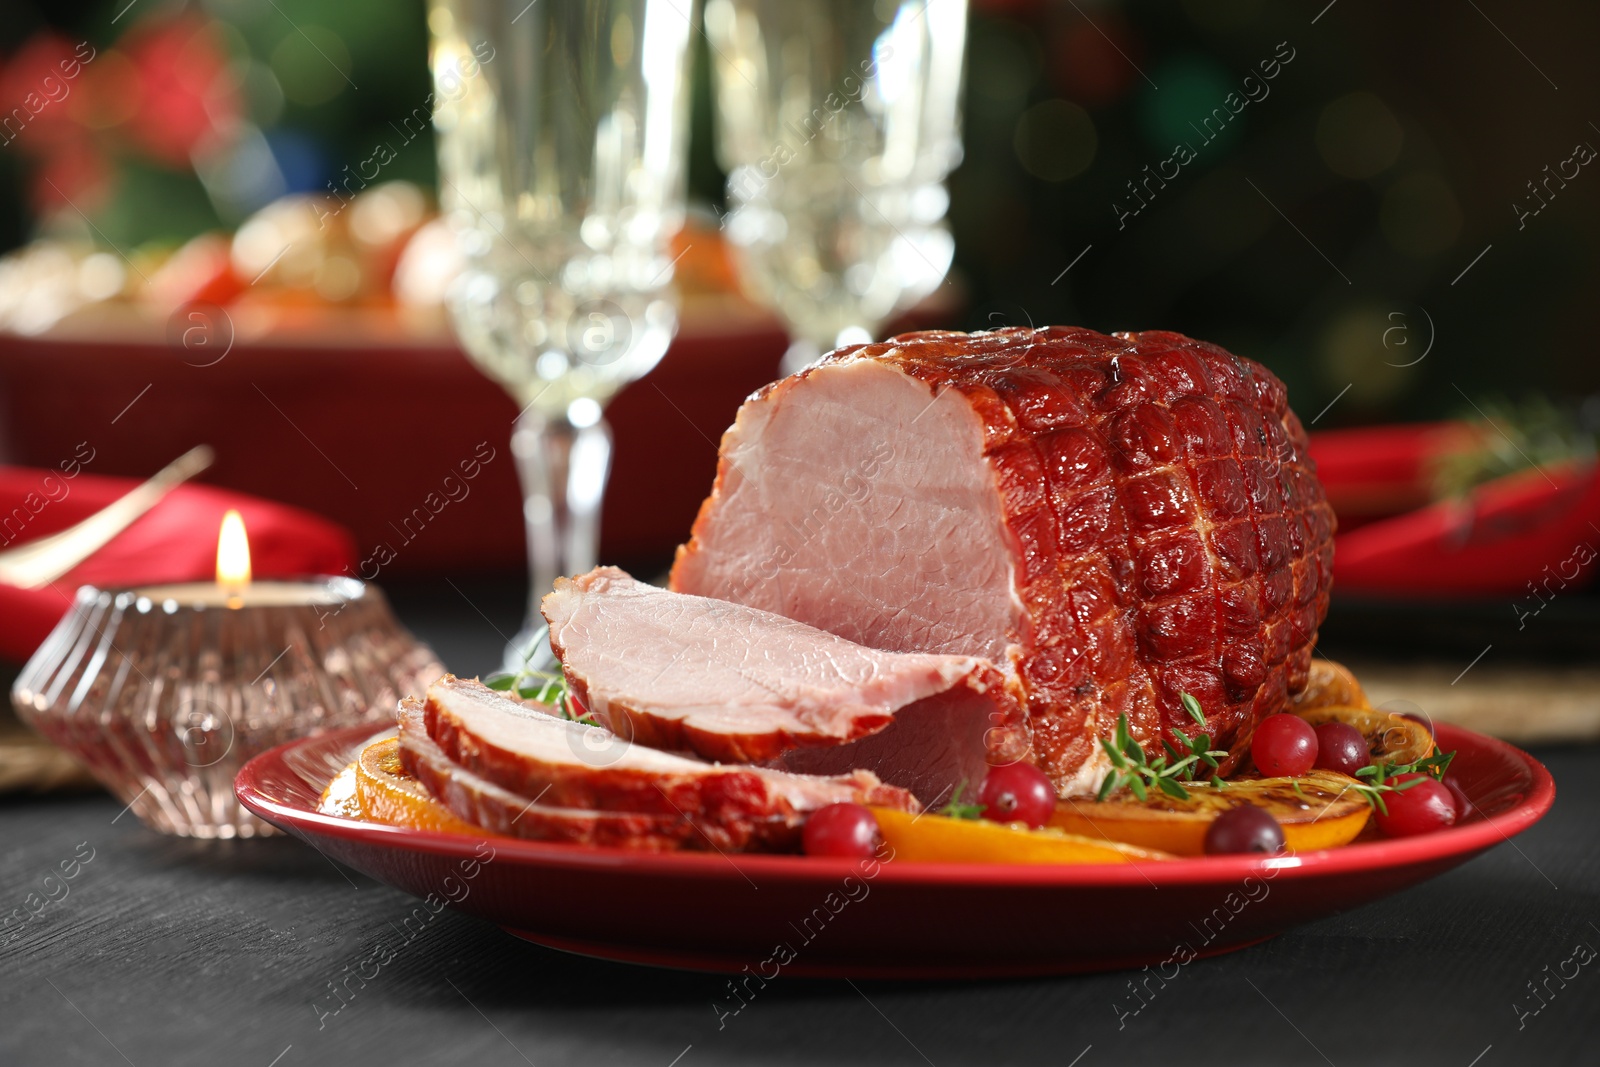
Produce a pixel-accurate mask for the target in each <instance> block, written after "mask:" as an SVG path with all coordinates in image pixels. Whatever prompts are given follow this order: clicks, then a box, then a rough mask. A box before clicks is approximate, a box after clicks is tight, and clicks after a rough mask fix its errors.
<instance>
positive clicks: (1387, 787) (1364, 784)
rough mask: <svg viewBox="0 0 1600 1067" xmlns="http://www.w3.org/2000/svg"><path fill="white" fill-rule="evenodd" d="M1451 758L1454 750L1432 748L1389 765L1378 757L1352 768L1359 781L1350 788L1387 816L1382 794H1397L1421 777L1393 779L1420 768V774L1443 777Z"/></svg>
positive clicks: (1440, 778)
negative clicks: (1416, 757) (1413, 758)
mask: <svg viewBox="0 0 1600 1067" xmlns="http://www.w3.org/2000/svg"><path fill="white" fill-rule="evenodd" d="M1455 758H1456V754H1455V753H1454V752H1439V751H1437V750H1436V751H1434V752H1433V754H1432V755H1428V756H1424V757H1423V758H1422V759H1419V760H1417V761H1415V762H1413V763H1401V764H1395V765H1393V766H1391V765H1390V764H1388V763H1386V762H1384V761H1383V760H1379V761H1378V762H1376V763H1372V764H1368V765H1367V766H1365V767H1363V768H1361V769H1360V770H1359V771H1356V777H1357V779H1359V781H1358V782H1357V783H1356V785H1355V786H1353V787H1352V788H1354V789H1355V791H1356V792H1357V793H1360V794H1361V795H1362V796H1363V797H1366V798H1367V803H1369V804H1371V805H1372V806H1373V807H1375V808H1377V809H1378V811H1379V812H1381V813H1383V814H1384V815H1387V814H1389V806H1388V805H1387V804H1385V803H1384V802H1383V794H1385V793H1398V792H1401V791H1402V790H1406V789H1410V788H1411V787H1412V786H1414V785H1416V784H1417V783H1418V782H1420V781H1422V779H1421V778H1411V779H1408V780H1407V781H1404V782H1397V781H1395V779H1396V778H1399V777H1400V776H1401V775H1405V774H1413V773H1415V772H1417V771H1421V772H1422V773H1423V774H1427V775H1431V776H1432V777H1434V778H1436V779H1439V780H1443V778H1444V772H1445V771H1447V770H1449V769H1450V761H1451V760H1453V759H1455Z"/></svg>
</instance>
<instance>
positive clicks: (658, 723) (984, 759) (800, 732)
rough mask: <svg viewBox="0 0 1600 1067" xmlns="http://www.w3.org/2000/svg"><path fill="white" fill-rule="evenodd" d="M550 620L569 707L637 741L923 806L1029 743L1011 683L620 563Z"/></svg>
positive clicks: (571, 591)
mask: <svg viewBox="0 0 1600 1067" xmlns="http://www.w3.org/2000/svg"><path fill="white" fill-rule="evenodd" d="M543 610H544V616H545V619H546V620H547V621H548V622H549V623H550V644H551V647H552V648H553V649H554V650H555V652H556V654H557V655H558V656H559V657H560V659H561V663H562V666H563V668H564V669H565V672H566V676H567V682H568V685H569V687H570V689H571V692H572V694H573V696H574V698H575V699H576V700H577V701H578V702H579V703H580V704H581V705H582V706H583V707H584V708H585V709H587V711H588V712H589V713H590V714H591V715H592V716H594V717H595V718H596V719H597V720H598V721H600V722H602V723H604V724H605V725H607V726H609V727H610V728H611V729H612V730H614V731H615V732H616V733H618V734H619V735H622V736H626V737H629V738H631V739H632V740H633V741H634V742H635V743H642V744H646V745H651V746H654V747H657V748H667V749H680V750H688V751H691V752H694V753H696V754H698V755H701V756H704V757H706V758H709V759H717V760H732V761H737V762H741V763H754V762H763V761H771V760H777V759H779V757H783V765H784V766H791V767H804V768H806V769H816V770H820V771H823V772H825V773H828V774H839V773H844V772H846V771H848V770H850V769H852V768H857V767H860V768H865V769H868V770H871V771H874V772H875V773H877V774H878V776H879V777H881V778H883V779H884V780H885V781H889V782H892V783H894V784H896V785H900V786H903V787H905V788H907V789H910V790H912V792H914V793H916V794H917V795H918V796H919V797H920V798H921V799H923V800H931V799H932V798H933V797H935V796H937V795H938V794H939V793H941V792H946V791H948V790H950V789H951V788H953V787H954V785H955V784H956V783H957V782H959V781H960V780H961V779H962V778H968V779H971V780H973V781H977V780H978V779H980V778H982V776H983V774H984V771H985V770H986V767H987V763H988V761H989V760H990V759H993V760H995V761H996V762H999V761H1001V760H1003V759H1005V758H1006V755H1007V753H1006V749H1007V747H1008V745H1009V747H1010V748H1011V749H1012V750H1013V752H1012V754H1011V756H1010V758H1013V759H1014V758H1016V754H1017V753H1018V752H1020V751H1025V748H1026V734H1025V732H1024V728H1023V725H1022V715H1021V709H1020V707H1019V705H1018V703H1017V700H1016V697H1015V695H1014V694H1013V693H1012V692H1011V691H1010V690H1009V689H1008V688H1007V684H1006V677H1005V675H1003V674H1002V673H1001V672H1000V671H999V670H997V669H996V668H995V666H994V665H993V664H991V663H989V662H988V661H987V660H983V659H979V658H977V657H974V656H952V655H937V654H923V653H896V652H884V651H881V650H878V649H872V648H867V647H866V646H864V645H858V644H856V643H855V642H853V641H847V640H845V639H844V638H841V637H836V636H834V635H833V634H830V633H828V632H826V631H824V630H819V629H817V628H816V627H814V626H808V625H806V624H805V623H800V622H795V621H794V620H792V619H786V618H784V617H782V616H780V615H774V614H772V613H771V612H767V611H761V610H758V609H755V608H749V607H745V606H743V605H739V604H731V603H729V602H727V601H723V600H711V599H707V598H705V597H698V596H688V595H685V594H682V593H671V592H668V591H667V590H665V589H658V588H656V587H655V586H652V585H646V584H645V583H643V582H638V581H635V580H634V579H633V578H631V577H629V576H628V575H627V574H626V573H624V572H622V571H620V570H617V569H616V568H615V567H602V568H599V569H597V570H594V571H591V572H589V573H588V574H585V575H582V576H580V577H578V578H574V579H560V580H558V581H557V582H556V587H555V592H553V593H551V594H549V595H548V596H546V597H545V598H544V603H543ZM866 738H873V739H874V740H873V742H872V743H868V742H866V741H865V740H863V739H866ZM850 742H857V743H856V744H850ZM796 749H803V750H805V751H804V752H793V751H792V750H796ZM786 753H788V754H789V755H787V756H786V755H785V754H786Z"/></svg>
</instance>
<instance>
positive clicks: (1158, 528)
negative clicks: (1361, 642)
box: [672, 327, 1334, 795]
mask: <svg viewBox="0 0 1600 1067" xmlns="http://www.w3.org/2000/svg"><path fill="white" fill-rule="evenodd" d="M1333 527H1334V520H1333V512H1332V510H1331V509H1330V508H1329V506H1328V504H1327V500H1326V498H1325V496H1324V494H1323V491H1322V487H1321V485H1320V484H1319V483H1318V481H1317V479H1316V475H1315V471H1314V468H1313V465H1312V462H1311V460H1310V458H1309V457H1308V455H1307V453H1306V437H1305V433H1304V430H1303V429H1302V427H1301V425H1300V422H1299V420H1298V419H1297V418H1296V417H1295V415H1294V413H1293V412H1292V411H1290V410H1289V408H1288V405H1287V402H1286V397H1285V392H1284V387H1283V383H1282V382H1280V381H1279V380H1278V379H1277V378H1276V377H1274V376H1273V375H1272V374H1271V373H1270V372H1268V371H1267V370H1266V369H1265V368H1263V367H1262V366H1260V365H1259V364H1257V363H1254V362H1252V361H1250V360H1247V359H1241V358H1238V357H1236V356H1233V355H1231V354H1229V353H1228V352H1226V351H1224V350H1223V349H1221V348H1218V347H1217V346H1215V345H1211V344H1206V343H1204V342H1200V341H1195V340H1192V339H1190V338H1187V337H1184V336H1182V335H1180V334H1175V333H1166V332H1157V331H1148V332H1143V333H1132V334H1117V335H1113V336H1106V335H1104V334H1098V333H1095V332H1093V331H1090V330H1083V329H1076V328H1069V327H1049V328H1043V329H1023V328H1015V329H1005V330H998V331H994V332H991V333H979V334H970V335H969V334H962V333H953V332H945V331H930V332H925V333H917V334H907V335H905V336H902V337H897V338H892V339H890V340H889V341H885V342H881V343H877V344H871V345H865V346H853V347H849V348H844V349H840V350H838V351H836V352H833V353H831V354H829V355H828V356H826V357H824V358H823V359H822V360H821V361H820V362H818V363H817V364H814V365H813V366H811V367H809V368H807V369H806V370H804V371H802V372H800V373H799V374H796V375H794V376H791V377H789V378H786V379H783V380H782V381H779V382H777V383H774V384H773V385H771V386H769V387H767V388H766V389H764V390H762V391H761V392H759V393H757V394H756V395H755V396H753V397H752V398H751V399H750V400H749V401H747V402H746V403H745V405H744V406H743V407H742V408H741V409H740V411H739V415H738V419H737V421H736V422H735V423H734V425H733V427H732V428H730V429H729V430H728V432H727V434H726V435H725V436H724V438H723V441H722V447H721V459H720V463H719V467H718V472H717V480H716V485H715V487H714V489H713V492H712V494H711V496H710V497H709V498H708V499H707V500H706V502H705V504H704V505H703V506H702V508H701V511H700V515H699V517H698V519H697V520H696V522H695V525H694V531H693V535H692V537H691V539H690V541H689V542H688V544H686V545H684V546H683V547H682V548H680V549H679V552H678V558H677V562H676V564H675V566H674V568H673V573H672V588H673V589H675V590H679V591H682V592H687V593H694V594H699V595H702V596H708V597H714V598H718V599H722V600H729V601H733V602H735V603H739V604H745V605H749V606H751V607H756V608H761V609H763V610H766V611H770V612H774V613H776V614H779V615H784V616H787V617H788V618H791V619H796V620H798V621H800V622H804V623H809V624H810V625H812V626H816V627H819V628H821V629H824V630H828V631H830V632H832V633H835V634H837V635H839V636H841V637H844V638H847V639H849V640H851V641H855V642H858V643H861V644H865V645H870V646H872V647H874V648H882V649H888V650H893V651H900V652H934V653H942V654H949V655H962V656H980V657H986V658H988V659H991V660H993V661H995V662H996V663H999V664H1002V665H1004V666H1005V667H1006V668H1007V669H1008V670H1011V671H1014V672H1015V675H1016V677H1017V679H1018V681H1019V682H1020V685H1021V687H1022V690H1023V693H1024V696H1025V703H1026V714H1027V721H1028V724H1029V726H1030V728H1031V734H1032V759H1033V760H1034V761H1035V762H1036V763H1037V764H1038V765H1039V766H1040V767H1042V768H1043V769H1044V770H1045V771H1046V772H1047V773H1048V774H1049V775H1050V776H1051V777H1052V779H1053V780H1054V781H1055V783H1056V786H1057V789H1058V791H1060V792H1061V793H1062V794H1063V795H1067V794H1073V793H1082V792H1087V791H1091V790H1092V789H1093V788H1094V787H1095V786H1096V784H1097V783H1098V781H1099V780H1100V778H1101V777H1102V776H1103V774H1104V771H1105V757H1104V755H1103V753H1101V752H1100V749H1099V746H1098V744H1097V740H1096V739H1097V738H1098V737H1103V736H1108V735H1109V734H1110V733H1111V731H1112V730H1113V729H1114V727H1115V724H1116V720H1117V717H1118V715H1119V714H1126V715H1127V716H1128V719H1129V722H1130V725H1131V728H1132V730H1133V732H1134V734H1135V736H1136V737H1138V738H1139V739H1140V740H1141V742H1142V743H1143V744H1144V745H1145V746H1146V747H1147V749H1149V750H1150V751H1152V752H1154V751H1158V750H1159V741H1160V740H1161V739H1162V738H1163V737H1164V736H1167V737H1170V730H1171V729H1172V727H1174V726H1176V727H1179V728H1181V729H1184V730H1185V731H1186V732H1189V733H1191V734H1192V733H1193V732H1194V727H1193V724H1192V722H1191V721H1190V720H1189V718H1188V716H1187V715H1186V714H1185V713H1184V711H1183V709H1182V705H1181V702H1180V700H1179V694H1180V693H1184V692H1188V693H1191V694H1193V695H1194V696H1195V697H1196V698H1197V699H1198V700H1199V701H1200V703H1201V705H1202V706H1203V707H1204V709H1205V712H1206V717H1207V726H1208V728H1209V729H1210V730H1211V732H1212V736H1213V738H1214V739H1215V740H1216V742H1217V743H1218V744H1219V746H1220V747H1224V748H1227V749H1229V750H1230V753H1231V754H1230V757H1229V759H1228V761H1227V764H1226V767H1227V768H1230V769H1231V767H1232V766H1233V765H1234V764H1236V763H1237V761H1238V760H1239V759H1240V758H1241V756H1242V755H1243V753H1244V751H1245V750H1246V748H1247V747H1248V744H1249V739H1250V736H1251V733H1252V731H1253V730H1254V728H1255V724H1256V723H1257V722H1259V721H1260V720H1261V719H1262V718H1264V717H1265V716H1267V715H1269V714H1272V713H1273V712H1276V711H1279V710H1281V709H1282V708H1283V706H1284V703H1285V701H1286V700H1287V698H1288V696H1289V695H1290V694H1291V693H1294V692H1297V691H1298V690H1299V689H1300V688H1301V687H1302V686H1303V685H1304V684H1305V679H1306V671H1307V667H1308V664H1309V662H1310V658H1311V649H1312V646H1313V645H1314V643H1315V641H1316V633H1317V627H1318V626H1319V625H1320V624H1321V622H1322V619H1323V616H1324V614H1325V613H1326V610H1327V601H1328V590H1329V576H1330V572H1331V566H1332V560H1333V544H1332V535H1333Z"/></svg>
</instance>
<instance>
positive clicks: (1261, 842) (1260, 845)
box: [1205, 804, 1283, 856]
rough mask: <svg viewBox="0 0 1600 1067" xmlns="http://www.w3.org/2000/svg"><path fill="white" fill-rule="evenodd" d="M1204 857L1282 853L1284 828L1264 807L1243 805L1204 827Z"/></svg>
mask: <svg viewBox="0 0 1600 1067" xmlns="http://www.w3.org/2000/svg"><path fill="white" fill-rule="evenodd" d="M1205 847H1206V854H1207V855H1213V856H1214V855H1218V854H1221V853H1225V852H1282V851H1283V827H1281V826H1279V825H1278V820H1277V819H1274V818H1273V817H1272V814H1271V813H1270V812H1268V811H1267V810H1266V809H1265V808H1258V807H1256V806H1255V805H1254V804H1242V805H1240V806H1239V807H1237V808H1229V809H1228V810H1227V811H1225V812H1223V813H1222V814H1221V815H1218V816H1217V817H1216V818H1215V819H1213V820H1211V825H1210V826H1208V827H1206V846H1205Z"/></svg>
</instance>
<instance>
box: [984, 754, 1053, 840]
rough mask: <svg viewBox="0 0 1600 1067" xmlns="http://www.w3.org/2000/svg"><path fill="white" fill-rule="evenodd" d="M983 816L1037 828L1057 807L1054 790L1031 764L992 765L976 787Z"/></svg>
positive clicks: (1045, 821)
mask: <svg viewBox="0 0 1600 1067" xmlns="http://www.w3.org/2000/svg"><path fill="white" fill-rule="evenodd" d="M978 803H979V805H981V806H982V808H983V817H984V818H985V819H990V820H992V821H994V822H1025V823H1027V824H1028V825H1029V826H1031V827H1033V828H1034V829H1035V830H1037V829H1038V828H1039V827H1041V826H1043V825H1044V824H1045V823H1047V822H1049V821H1050V815H1051V813H1053V812H1054V811H1055V810H1056V789H1055V786H1053V785H1051V784H1050V779H1048V778H1046V777H1045V776H1044V772H1043V771H1041V770H1040V769H1039V768H1037V767H1035V766H1034V765H1033V764H1031V763H1008V764H1006V765H1005V766H1003V767H991V768H989V773H988V774H986V775H984V776H983V784H982V785H981V786H979V787H978Z"/></svg>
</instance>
